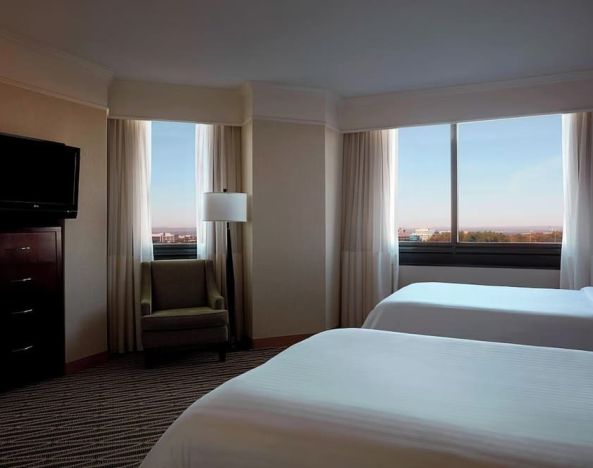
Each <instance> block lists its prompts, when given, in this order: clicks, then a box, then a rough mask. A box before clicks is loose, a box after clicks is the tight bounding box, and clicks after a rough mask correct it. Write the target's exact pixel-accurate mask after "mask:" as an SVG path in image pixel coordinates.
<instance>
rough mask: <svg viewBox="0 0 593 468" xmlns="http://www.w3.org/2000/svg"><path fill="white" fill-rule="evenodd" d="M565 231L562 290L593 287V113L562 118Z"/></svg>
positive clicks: (561, 265)
mask: <svg viewBox="0 0 593 468" xmlns="http://www.w3.org/2000/svg"><path fill="white" fill-rule="evenodd" d="M562 131H563V137H562V140H563V141H562V146H563V149H562V169H563V177H564V227H563V237H562V257H561V262H560V287H561V288H565V289H580V288H582V287H585V286H592V285H593V113H591V112H579V113H575V114H565V115H563V116H562Z"/></svg>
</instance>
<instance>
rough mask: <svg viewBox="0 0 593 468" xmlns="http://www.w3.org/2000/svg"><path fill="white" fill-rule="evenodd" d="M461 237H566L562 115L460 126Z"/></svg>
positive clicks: (559, 239)
mask: <svg viewBox="0 0 593 468" xmlns="http://www.w3.org/2000/svg"><path fill="white" fill-rule="evenodd" d="M457 132H458V134H457V167H458V175H457V177H458V193H459V202H458V203H459V205H458V207H459V241H460V242H517V243H523V242H526V243H542V242H552V243H559V242H562V159H561V153H562V117H561V116H560V115H546V116H538V117H523V118H517V119H504V120H490V121H487V122H471V123H461V124H458V125H457Z"/></svg>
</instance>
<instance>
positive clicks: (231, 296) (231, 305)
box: [223, 189, 237, 347]
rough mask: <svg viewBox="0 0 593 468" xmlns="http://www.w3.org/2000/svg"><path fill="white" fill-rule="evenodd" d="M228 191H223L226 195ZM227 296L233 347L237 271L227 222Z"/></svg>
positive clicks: (228, 222) (234, 343) (234, 338)
mask: <svg viewBox="0 0 593 468" xmlns="http://www.w3.org/2000/svg"><path fill="white" fill-rule="evenodd" d="M226 191H227V189H223V192H225V193H226ZM226 296H227V309H228V311H229V332H230V333H229V335H230V336H229V341H230V344H231V347H233V346H235V345H236V343H237V337H236V336H235V333H236V323H235V271H234V268H233V244H232V241H231V223H230V221H227V222H226Z"/></svg>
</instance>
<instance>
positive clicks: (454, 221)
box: [451, 123, 459, 251]
mask: <svg viewBox="0 0 593 468" xmlns="http://www.w3.org/2000/svg"><path fill="white" fill-rule="evenodd" d="M458 200H459V199H458V190H457V124H456V123H453V124H451V244H452V245H453V251H455V248H456V247H457V243H458V241H459V234H458V233H459V227H458V211H457V209H458Z"/></svg>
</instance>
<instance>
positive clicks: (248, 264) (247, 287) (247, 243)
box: [241, 122, 253, 337]
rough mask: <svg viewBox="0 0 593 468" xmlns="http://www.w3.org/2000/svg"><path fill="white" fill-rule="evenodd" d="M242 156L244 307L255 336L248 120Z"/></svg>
mask: <svg viewBox="0 0 593 468" xmlns="http://www.w3.org/2000/svg"><path fill="white" fill-rule="evenodd" d="M241 158H242V167H243V190H244V191H245V193H247V222H246V223H244V224H243V304H244V305H243V307H244V313H245V329H246V332H247V335H248V336H249V337H252V336H253V320H252V315H253V308H252V305H253V290H252V287H251V284H252V276H253V274H252V271H253V222H252V218H253V216H252V212H253V209H252V199H253V124H252V123H251V122H247V123H246V124H245V125H243V128H242V129H241Z"/></svg>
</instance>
